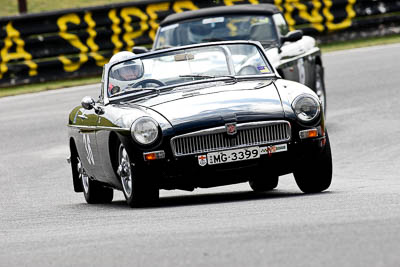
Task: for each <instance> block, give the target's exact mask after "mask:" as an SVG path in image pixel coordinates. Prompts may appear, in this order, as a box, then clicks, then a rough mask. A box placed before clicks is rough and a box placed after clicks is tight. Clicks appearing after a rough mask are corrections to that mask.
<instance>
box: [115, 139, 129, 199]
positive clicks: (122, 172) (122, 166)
mask: <svg viewBox="0 0 400 267" xmlns="http://www.w3.org/2000/svg"><path fill="white" fill-rule="evenodd" d="M118 164H119V165H118V169H117V173H118V175H119V177H120V178H121V183H122V187H123V189H124V193H125V195H126V197H130V196H131V195H132V168H131V161H130V160H129V156H128V153H127V152H126V150H125V148H124V147H123V145H122V144H121V145H120V147H119V150H118Z"/></svg>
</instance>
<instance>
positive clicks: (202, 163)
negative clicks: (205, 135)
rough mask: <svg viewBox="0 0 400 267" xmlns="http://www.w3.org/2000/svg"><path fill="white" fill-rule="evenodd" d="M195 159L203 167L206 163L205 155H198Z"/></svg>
mask: <svg viewBox="0 0 400 267" xmlns="http://www.w3.org/2000/svg"><path fill="white" fill-rule="evenodd" d="M197 159H198V160H199V165H200V166H202V167H203V166H206V165H207V157H206V156H205V155H201V156H198V157H197Z"/></svg>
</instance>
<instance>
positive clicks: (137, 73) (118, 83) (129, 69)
mask: <svg viewBox="0 0 400 267" xmlns="http://www.w3.org/2000/svg"><path fill="white" fill-rule="evenodd" d="M134 56H135V54H134V53H132V52H129V51H122V52H118V53H116V54H115V55H113V56H112V57H111V59H110V61H109V64H114V65H113V67H112V69H111V72H110V84H109V86H108V91H109V95H113V94H116V93H119V92H120V91H121V88H125V87H127V86H129V85H130V83H132V81H133V80H137V79H140V78H141V77H142V76H143V65H142V63H141V61H140V60H129V59H131V58H133V57H134ZM122 91H123V90H122Z"/></svg>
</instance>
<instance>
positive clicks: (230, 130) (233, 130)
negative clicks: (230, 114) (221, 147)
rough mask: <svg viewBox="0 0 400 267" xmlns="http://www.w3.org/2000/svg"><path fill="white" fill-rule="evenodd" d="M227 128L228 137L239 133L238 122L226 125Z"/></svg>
mask: <svg viewBox="0 0 400 267" xmlns="http://www.w3.org/2000/svg"><path fill="white" fill-rule="evenodd" d="M225 128H226V133H227V134H228V135H234V134H236V133H237V131H236V122H233V123H227V124H225Z"/></svg>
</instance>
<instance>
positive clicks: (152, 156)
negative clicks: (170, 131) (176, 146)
mask: <svg viewBox="0 0 400 267" xmlns="http://www.w3.org/2000/svg"><path fill="white" fill-rule="evenodd" d="M143 157H144V160H145V161H150V160H156V159H163V158H165V152H164V151H163V150H160V151H153V152H146V153H143Z"/></svg>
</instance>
